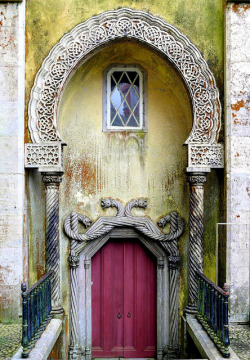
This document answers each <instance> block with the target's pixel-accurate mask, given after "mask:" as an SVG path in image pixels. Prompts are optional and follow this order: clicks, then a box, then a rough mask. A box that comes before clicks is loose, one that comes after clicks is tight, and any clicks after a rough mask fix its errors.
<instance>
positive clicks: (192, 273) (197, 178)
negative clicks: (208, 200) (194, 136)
mask: <svg viewBox="0 0 250 360" xmlns="http://www.w3.org/2000/svg"><path fill="white" fill-rule="evenodd" d="M187 179H188V182H189V184H190V213H189V286H188V307H187V308H186V311H187V312H189V313H192V312H195V311H196V302H197V280H196V271H197V270H199V271H200V272H202V273H203V227H204V226H203V221H204V183H205V182H206V173H205V172H190V173H189V172H188V173H187Z"/></svg>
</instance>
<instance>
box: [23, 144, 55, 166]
mask: <svg viewBox="0 0 250 360" xmlns="http://www.w3.org/2000/svg"><path fill="white" fill-rule="evenodd" d="M41 166H46V167H47V166H53V167H56V166H58V167H62V143H53V144H42V145H41V144H25V167H26V168H38V167H41Z"/></svg>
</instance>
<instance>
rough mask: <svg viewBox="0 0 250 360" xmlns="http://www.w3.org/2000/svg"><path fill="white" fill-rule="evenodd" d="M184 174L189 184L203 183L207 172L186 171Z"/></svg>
mask: <svg viewBox="0 0 250 360" xmlns="http://www.w3.org/2000/svg"><path fill="white" fill-rule="evenodd" d="M186 174H187V181H188V182H189V183H190V185H204V184H205V182H206V181H207V174H206V173H205V172H201V171H199V172H187V173H186Z"/></svg>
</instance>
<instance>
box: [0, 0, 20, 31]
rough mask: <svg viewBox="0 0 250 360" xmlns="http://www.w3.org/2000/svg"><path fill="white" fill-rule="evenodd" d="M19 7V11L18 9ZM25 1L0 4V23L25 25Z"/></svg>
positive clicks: (13, 25) (15, 26)
mask: <svg viewBox="0 0 250 360" xmlns="http://www.w3.org/2000/svg"><path fill="white" fill-rule="evenodd" d="M19 9H21V11H19ZM24 9H25V1H23V2H22V3H19V4H17V3H13V4H10V3H8V4H0V24H1V26H3V27H13V28H19V29H20V28H24V27H25V11H24Z"/></svg>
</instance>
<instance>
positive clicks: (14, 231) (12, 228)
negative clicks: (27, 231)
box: [0, 212, 23, 252]
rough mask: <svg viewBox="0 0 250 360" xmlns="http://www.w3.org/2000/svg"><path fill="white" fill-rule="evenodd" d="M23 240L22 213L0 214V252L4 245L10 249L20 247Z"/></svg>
mask: <svg viewBox="0 0 250 360" xmlns="http://www.w3.org/2000/svg"><path fill="white" fill-rule="evenodd" d="M6 239H7V241H6ZM22 239H23V214H22V212H12V213H6V212H1V213H0V252H2V247H6V243H7V244H8V246H11V247H15V246H16V247H20V244H22Z"/></svg>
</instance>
